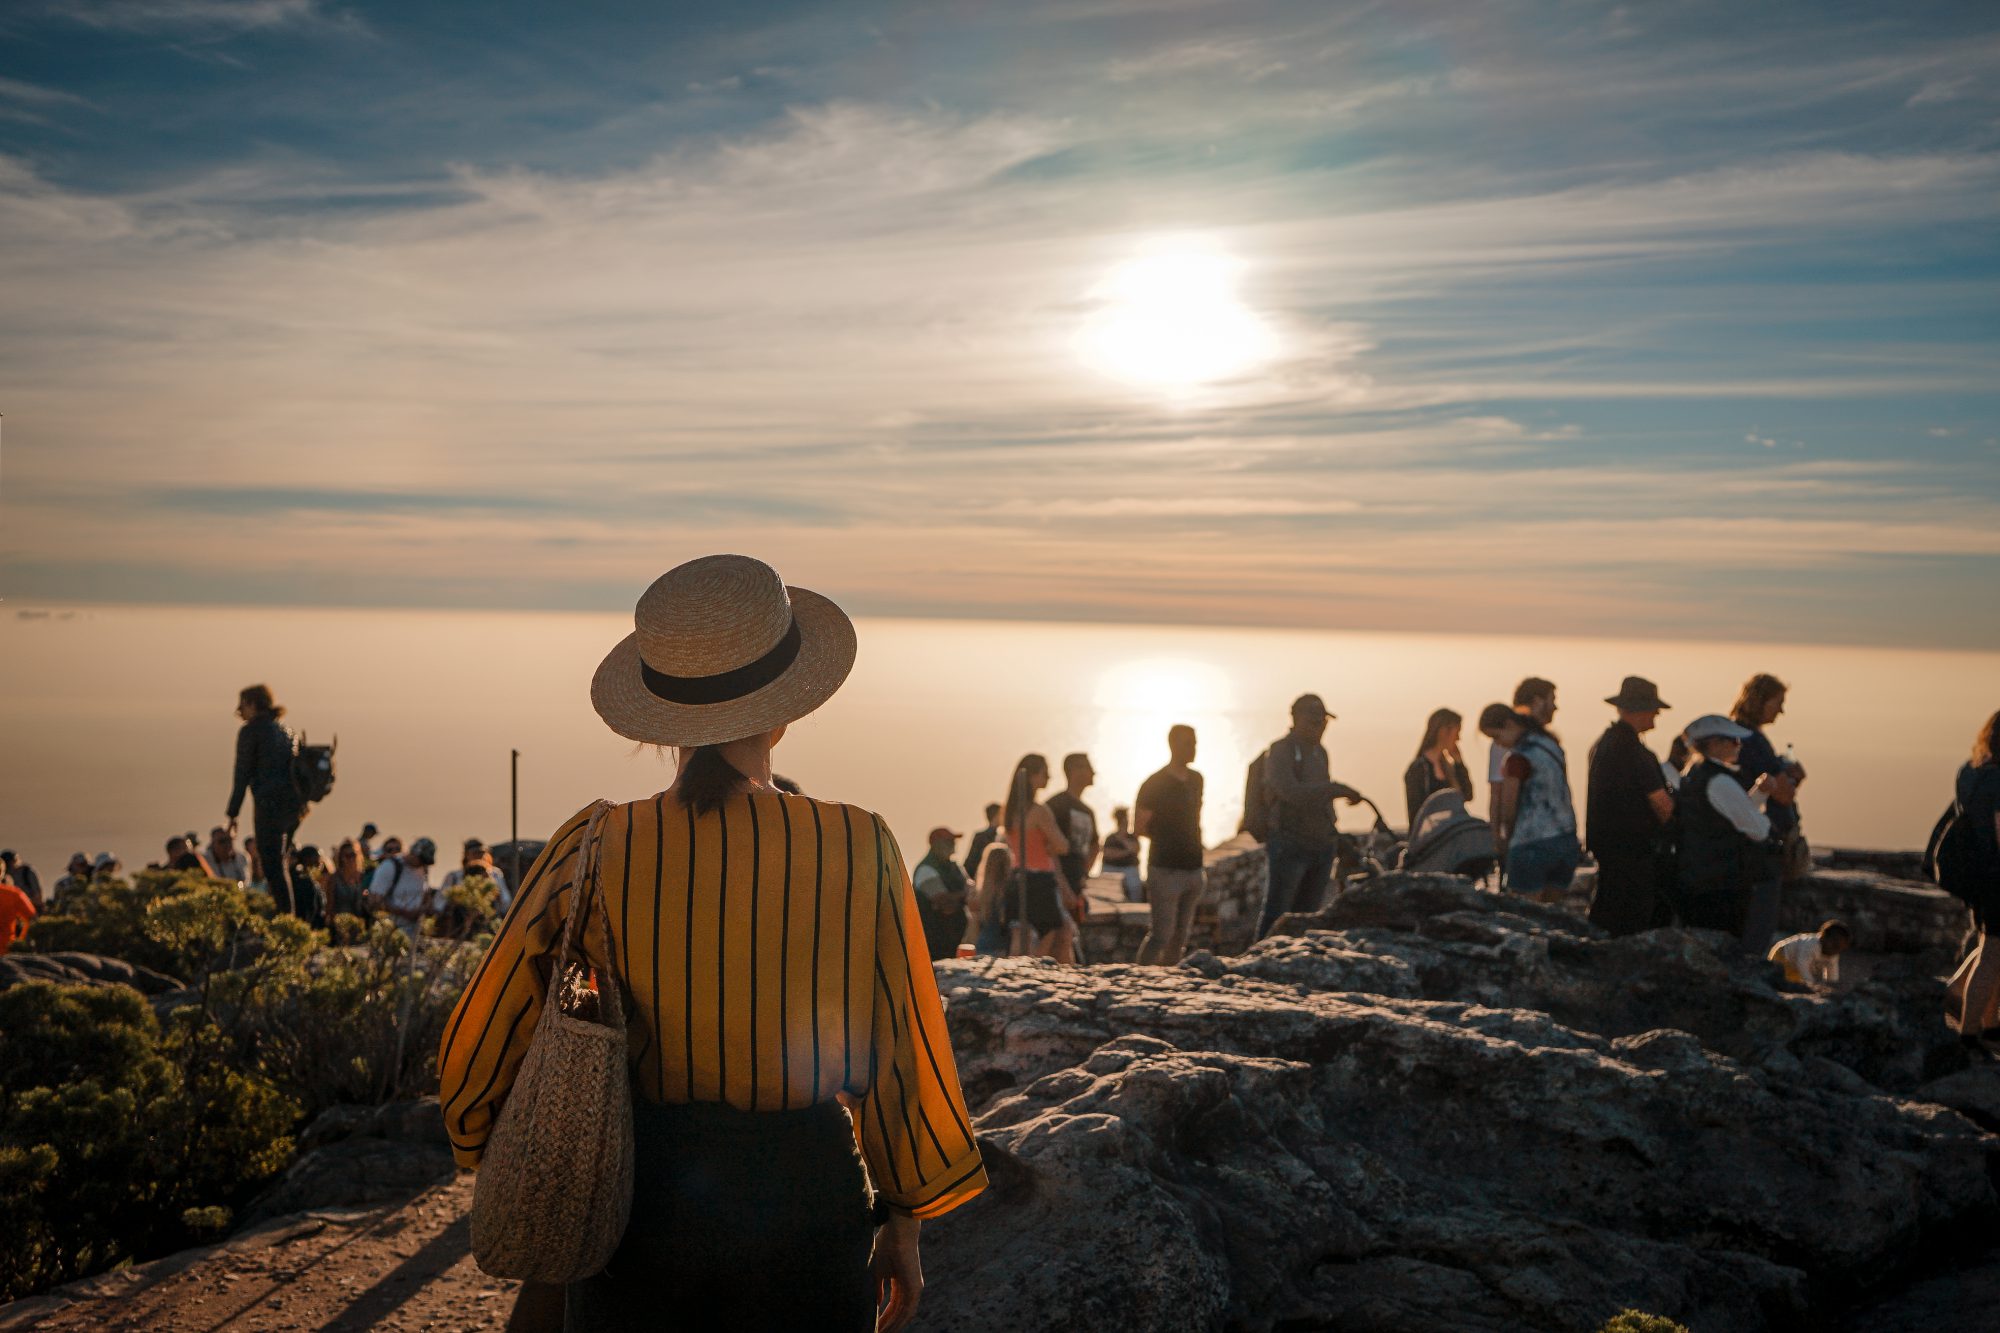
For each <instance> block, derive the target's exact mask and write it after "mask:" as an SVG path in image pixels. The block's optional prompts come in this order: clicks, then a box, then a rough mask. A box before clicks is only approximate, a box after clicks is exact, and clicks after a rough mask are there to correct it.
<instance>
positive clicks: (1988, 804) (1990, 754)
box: [1924, 712, 2000, 1058]
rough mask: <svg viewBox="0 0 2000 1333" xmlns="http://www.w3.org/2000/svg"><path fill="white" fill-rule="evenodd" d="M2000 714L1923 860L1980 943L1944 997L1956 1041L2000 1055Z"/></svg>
mask: <svg viewBox="0 0 2000 1333" xmlns="http://www.w3.org/2000/svg"><path fill="white" fill-rule="evenodd" d="M1996 751H2000V712H1996V713H1995V714H1993V716H1991V717H1989V718H1987V719H1986V724H1985V725H1984V726H1982V727H1981V728H1980V729H1979V734H1978V735H1977V736H1976V737H1974V739H1973V742H1972V757H1971V758H1970V759H1968V760H1967V761H1966V762H1965V765H1964V766H1963V767H1961V768H1960V769H1959V770H1958V781H1957V784H1956V788H1955V790H1954V792H1953V796H1952V804H1951V807H1950V808H1949V809H1948V810H1946V811H1945V813H1944V818H1942V819H1940V820H1939V821H1938V827H1937V830H1936V831H1935V832H1934V833H1933V834H1932V835H1931V846H1930V850H1929V851H1928V852H1926V853H1925V858H1924V859H1925V861H1926V862H1927V863H1928V868H1929V869H1930V871H1931V875H1932V877H1933V878H1934V879H1936V880H1937V883H1938V887H1940V888H1942V889H1943V890H1944V891H1945V892H1946V893H1949V894H1951V895H1952V896H1953V897H1954V898H1957V899H1959V900H1960V901H1961V902H1963V903H1964V904H1965V905H1966V906H1967V907H1969V908H1971V909H1972V924H1973V928H1974V929H1975V930H1976V931H1977V932H1978V944H1977V946H1976V947H1975V948H1974V949H1973V951H1972V953H1971V954H1970V955H1969V956H1968V957H1967V958H1966V960H1965V961H1964V962H1963V963H1961V964H1960V965H1959V968H1958V971H1957V972H1956V973H1954V974H1953V976H1952V978H1951V983H1950V988H1949V990H1950V994H1951V995H1953V996H1955V997H1957V998H1958V999H1959V1001H1960V1005H1959V1014H1958V1033H1959V1038H1960V1040H1962V1041H1964V1042H1965V1044H1966V1045H1967V1046H1969V1047H1973V1048H1975V1049H1976V1050H1977V1052H1978V1053H1979V1054H1981V1055H1983V1056H1986V1057H1989V1058H1990V1057H1993V1056H1996V1055H2000V1048H1996V1046H1995V1045H1994V1044H1993V1043H1994V1039H1995V1037H2000V1032H1996V1031H1995V1028H1996V1027H2000V944H1995V943H1994V942H1993V933H1994V929H1995V927H1996V926H2000V753H1996Z"/></svg>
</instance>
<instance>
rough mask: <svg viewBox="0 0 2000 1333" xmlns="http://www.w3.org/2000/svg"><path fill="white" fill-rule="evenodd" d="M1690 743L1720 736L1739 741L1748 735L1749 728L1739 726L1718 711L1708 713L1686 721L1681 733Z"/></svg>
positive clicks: (1727, 739)
mask: <svg viewBox="0 0 2000 1333" xmlns="http://www.w3.org/2000/svg"><path fill="white" fill-rule="evenodd" d="M1683 734H1684V735H1686V737H1687V738H1688V741H1689V743H1690V744H1694V743H1698V742H1700V741H1706V740H1714V739H1715V738H1717V737H1721V738H1722V739H1723V740H1726V741H1740V740H1743V739H1745V738H1746V737H1748V736H1749V735H1750V728H1748V727H1739V726H1737V725H1736V724H1735V723H1734V722H1732V721H1730V720H1729V719H1728V718H1726V717H1724V716H1723V715H1722V714H1720V713H1708V714H1705V715H1703V716H1701V717H1698V718H1696V719H1695V720H1694V721H1692V722H1690V723H1688V725H1687V731H1686V732H1684V733H1683Z"/></svg>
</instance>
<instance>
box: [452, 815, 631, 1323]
mask: <svg viewBox="0 0 2000 1333" xmlns="http://www.w3.org/2000/svg"><path fill="white" fill-rule="evenodd" d="M609 810H610V805H609V804H608V803H607V802H604V801H599V802H598V803H597V805H596V807H595V808H594V809H593V810H592V811H591V816H590V822H589V824H588V826H587V827H586V829H585V832H584V839H583V844H582V846H581V847H580V848H579V850H578V855H577V865H576V876H575V879H574V880H573V881H572V883H571V885H570V895H569V914H568V917H567V918H566V919H565V920H564V922H563V934H562V945H561V947H560V948H559V949H558V950H557V953H556V964H555V971H554V973H553V974H552V975H551V976H550V978H549V993H548V997H547V1000H546V1002H545V1003H544V1004H543V1005H542V1015H541V1018H540V1020H539V1021H538V1022H537V1023H536V1026H535V1035H534V1037H533V1039H532V1040H531V1041H530V1042H529V1044H528V1052H527V1054H526V1055H525V1056H523V1057H522V1060H521V1069H520V1072H519V1073H518V1074H517V1075H515V1078H514V1086H513V1089H512V1090H511V1091H510V1092H509V1093H508V1094H507V1100H506V1101H505V1102H504V1103H502V1104H501V1107H500V1115H499V1118H498V1119H497V1120H496V1121H494V1124H493V1133H492V1135H491V1136H490V1137H489V1138H488V1139H487V1142H486V1153H485V1156H484V1158H483V1159H482V1161H481V1163H480V1167H479V1174H478V1176H477V1178H476V1179H475V1180H474V1183H473V1190H472V1254H473V1258H474V1259H475V1260H476V1261H477V1262H478V1264H479V1267H480V1268H481V1269H483V1270H484V1271H486V1272H487V1273H490V1274H492V1275H493V1276H494V1277H510V1278H521V1279H523V1280H525V1281H530V1282H548V1283H568V1282H579V1281H581V1280H583V1279H584V1278H587V1277H591V1276H593V1275H595V1274H597V1273H600V1272H602V1271H603V1270H604V1266H605V1265H606V1264H607V1263H609V1262H610V1261H611V1255H612V1252H613V1251H614V1250H616V1249H617V1248H618V1242H619V1241H620V1240H622V1239H623V1238H624V1235H625V1224H626V1222H627V1221H629V1220H630V1218H631V1214H632V1155H633V1149H632V1087H631V1082H630V1075H629V1074H628V1072H627V1069H626V1064H625V1009H624V1002H623V997H622V996H621V994H620V993H619V988H618V978H617V975H616V973H615V971H614V970H613V969H612V968H609V967H607V968H605V969H604V971H603V972H602V973H601V974H600V975H599V977H598V990H597V992H596V994H595V996H594V997H593V996H592V994H591V992H590V991H589V990H588V988H587V987H585V986H584V984H583V981H584V971H585V966H584V963H583V961H582V959H581V956H580V946H578V944H577V940H578V936H579V933H580V931H581V930H582V926H583V922H584V921H585V919H586V913H588V912H589V911H590V910H591V907H592V905H593V904H595V905H596V907H597V909H598V911H599V912H600V913H601V914H603V915H604V918H605V919H604V939H605V942H606V956H607V957H610V956H612V954H611V950H610V940H611V922H610V918H609V914H608V913H603V899H602V895H601V894H599V893H598V892H597V856H598V837H599V828H600V826H601V825H602V823H603V821H604V816H605V814H606V812H607V811H609ZM593 1009H594V1013H595V1016H594V1017H593V1016H592V1011H593Z"/></svg>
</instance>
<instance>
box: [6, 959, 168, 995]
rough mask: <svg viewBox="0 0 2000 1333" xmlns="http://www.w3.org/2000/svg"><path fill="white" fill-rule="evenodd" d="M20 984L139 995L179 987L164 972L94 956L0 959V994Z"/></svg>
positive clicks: (163, 992)
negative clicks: (106, 989) (123, 990)
mask: <svg viewBox="0 0 2000 1333" xmlns="http://www.w3.org/2000/svg"><path fill="white" fill-rule="evenodd" d="M23 981H52V982H55V983H56V984H57V985H61V986H130V987H131V988H132V989H133V990H135V991H138V992H139V993H140V994H141V995H147V996H153V995H164V994H166V993H168V992H169V991H174V990H178V989H180V987H181V985H182V983H181V982H179V981H177V980H175V979H174V978H173V977H170V976H168V975H166V974H165V973H164V972H155V971H153V970H152V969H151V968H145V967H140V966H139V965H138V964H136V963H128V962H126V961H125V960H124V959H122V958H107V957H105V956H103V955H102V954H94V953H18V952H16V953H9V954H8V955H7V956H6V957H4V958H0V990H6V989H7V988H8V987H9V986H12V985H15V984H17V983H19V982H23Z"/></svg>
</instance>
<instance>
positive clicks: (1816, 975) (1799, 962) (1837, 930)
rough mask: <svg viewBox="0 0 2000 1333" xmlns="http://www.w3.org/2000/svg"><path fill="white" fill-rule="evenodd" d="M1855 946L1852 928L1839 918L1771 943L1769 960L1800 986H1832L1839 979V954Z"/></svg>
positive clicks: (1787, 978) (1788, 979)
mask: <svg viewBox="0 0 2000 1333" xmlns="http://www.w3.org/2000/svg"><path fill="white" fill-rule="evenodd" d="M1853 947H1854V932H1853V931H1852V930H1849V929H1848V927H1847V923H1846V922H1845V921H1841V920H1839V919H1837V918H1836V919H1834V920H1831V921H1828V922H1825V923H1824V924H1822V925H1821V926H1820V928H1819V929H1818V930H1816V931H1807V932H1805V933H1804V934H1802V935H1794V936H1792V937H1791V938H1790V939H1783V940H1779V941H1778V942H1777V943H1776V944H1774V945H1772V946H1771V952H1770V954H1769V955H1768V957H1769V959H1770V961H1771V962H1774V963H1776V964H1778V965H1779V966H1780V967H1782V968H1784V969H1785V980H1787V981H1790V982H1793V983H1795V984H1797V985H1802V986H1808V985H1809V986H1831V985H1835V984H1837V983H1838V982H1839V981H1840V955H1842V954H1844V953H1846V952H1847V951H1848V950H1849V949H1851V948H1853Z"/></svg>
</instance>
